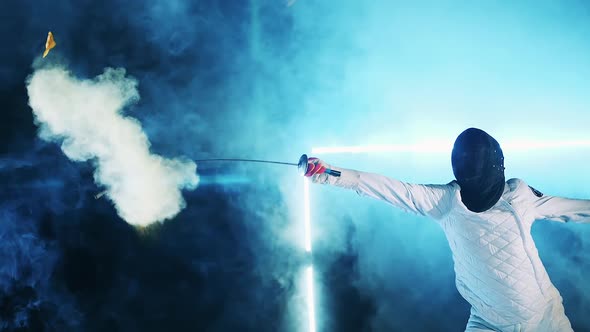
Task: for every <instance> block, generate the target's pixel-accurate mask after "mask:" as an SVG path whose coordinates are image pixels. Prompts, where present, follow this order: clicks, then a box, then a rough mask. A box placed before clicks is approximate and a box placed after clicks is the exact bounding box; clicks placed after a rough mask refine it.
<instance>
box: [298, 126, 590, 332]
mask: <svg viewBox="0 0 590 332" xmlns="http://www.w3.org/2000/svg"><path fill="white" fill-rule="evenodd" d="M308 163H309V166H308V171H307V173H306V174H305V175H306V176H308V177H310V179H311V181H312V182H313V183H318V184H328V185H333V186H338V187H341V188H345V189H350V190H354V191H356V192H357V193H358V194H359V195H361V196H368V197H372V198H375V199H379V200H383V201H385V202H387V203H390V204H391V205H393V206H395V207H397V208H400V209H403V210H405V211H407V212H413V213H416V214H420V215H423V216H427V217H430V218H431V219H434V220H435V221H436V222H437V223H438V224H439V225H440V226H441V227H442V229H443V230H444V233H445V235H446V238H447V240H448V242H449V246H450V248H451V251H452V256H453V261H454V269H455V281H456V286H457V289H458V291H459V293H460V294H461V295H462V296H463V298H465V300H466V301H467V302H469V304H470V305H471V315H470V317H469V320H468V322H467V326H466V331H468V332H473V331H502V332H504V331H506V332H513V331H542V332H550V331H556V332H557V331H559V332H565V331H572V327H571V324H570V321H569V319H568V318H567V316H566V315H565V312H564V307H563V304H562V297H561V295H560V293H559V291H558V290H557V289H556V288H555V286H554V285H553V284H552V282H551V280H550V279H549V276H548V274H547V272H546V270H545V267H544V266H543V263H542V262H541V259H540V257H539V253H538V251H537V248H536V246H535V242H534V241H533V237H532V235H531V227H532V224H533V222H534V221H535V220H539V219H547V220H551V221H557V222H582V223H589V222H590V200H582V199H568V198H561V197H555V196H549V195H544V194H543V193H541V192H540V191H538V190H536V189H534V188H533V187H530V186H529V185H528V184H527V183H526V182H525V181H523V180H521V179H517V178H515V179H509V180H508V181H506V179H505V175H504V155H503V152H502V149H501V147H500V144H499V143H498V142H497V141H496V139H494V138H493V137H492V136H490V135H489V134H488V133H486V132H485V131H483V130H480V129H477V128H469V129H467V130H465V131H463V132H462V133H461V134H460V135H459V136H458V137H457V139H456V141H455V143H454V146H453V150H452V155H451V164H452V168H453V174H454V176H455V180H453V181H451V182H450V183H448V184H424V185H423V184H410V183H405V182H402V181H399V180H397V179H393V178H390V177H386V176H382V175H378V174H373V173H367V172H361V171H357V170H352V169H345V168H339V167H334V166H333V165H328V164H327V163H325V162H323V161H322V160H320V159H318V158H309V160H308ZM325 169H332V170H337V171H340V172H341V176H340V177H335V176H329V175H328V174H325V172H324V171H325Z"/></svg>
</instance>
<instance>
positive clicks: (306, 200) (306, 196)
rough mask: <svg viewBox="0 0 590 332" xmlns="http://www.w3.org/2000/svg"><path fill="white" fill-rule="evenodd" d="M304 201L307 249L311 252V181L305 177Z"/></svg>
mask: <svg viewBox="0 0 590 332" xmlns="http://www.w3.org/2000/svg"><path fill="white" fill-rule="evenodd" d="M303 202H304V204H305V205H304V210H303V213H304V218H305V220H304V221H305V251H307V252H308V253H311V213H310V208H309V181H308V180H307V178H303Z"/></svg>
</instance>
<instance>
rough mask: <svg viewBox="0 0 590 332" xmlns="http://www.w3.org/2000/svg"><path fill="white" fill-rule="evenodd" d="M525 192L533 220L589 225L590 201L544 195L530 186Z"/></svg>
mask: <svg viewBox="0 0 590 332" xmlns="http://www.w3.org/2000/svg"><path fill="white" fill-rule="evenodd" d="M526 190H527V195H528V198H529V202H531V204H532V207H533V208H534V211H535V219H546V220H551V221H558V222H579V223H590V200H588V199H572V198H564V197H557V196H550V195H545V194H543V193H541V192H540V191H538V190H536V189H535V188H533V187H531V186H528V188H526Z"/></svg>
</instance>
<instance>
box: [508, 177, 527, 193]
mask: <svg viewBox="0 0 590 332" xmlns="http://www.w3.org/2000/svg"><path fill="white" fill-rule="evenodd" d="M506 184H507V185H508V187H509V188H510V190H511V191H514V190H516V189H518V188H519V187H520V186H523V185H524V186H526V182H524V180H523V179H519V178H512V179H508V180H507V181H506Z"/></svg>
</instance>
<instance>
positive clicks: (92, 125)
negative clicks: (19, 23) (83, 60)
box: [27, 67, 199, 225]
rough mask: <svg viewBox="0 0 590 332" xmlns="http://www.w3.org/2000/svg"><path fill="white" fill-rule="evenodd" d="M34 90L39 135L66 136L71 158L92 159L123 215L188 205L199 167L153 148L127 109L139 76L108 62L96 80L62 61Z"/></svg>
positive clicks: (32, 80) (150, 214)
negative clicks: (128, 74) (77, 73)
mask: <svg viewBox="0 0 590 332" xmlns="http://www.w3.org/2000/svg"><path fill="white" fill-rule="evenodd" d="M27 90H28V94H29V105H30V106H31V108H32V109H33V112H34V115H35V120H36V123H37V124H38V125H39V126H40V131H39V136H40V137H41V138H42V139H44V140H46V141H52V142H57V143H61V148H62V150H63V152H64V153H65V154H66V155H67V156H68V158H70V159H71V160H74V161H87V160H92V161H93V162H94V164H95V165H96V170H95V173H94V180H95V182H96V183H97V184H98V185H101V186H104V187H105V188H106V190H107V196H108V197H109V198H110V199H111V200H112V201H113V202H114V204H115V207H116V209H117V212H118V214H119V215H120V216H121V218H123V219H125V220H126V221H127V222H129V223H131V224H136V225H147V224H149V223H153V222H156V221H162V220H165V219H169V218H172V217H174V216H175V215H176V214H177V213H178V212H179V211H180V210H181V209H183V208H184V206H185V201H184V199H183V197H182V193H181V191H180V190H181V189H183V188H186V189H194V188H195V187H196V186H197V184H198V181H199V178H198V176H197V174H196V167H197V166H196V164H195V163H194V162H192V161H190V160H184V159H166V158H163V157H161V156H158V155H155V154H151V153H150V142H149V140H148V138H147V136H146V135H145V133H144V132H143V130H142V128H141V125H140V123H139V122H138V121H137V120H136V119H134V118H131V117H128V116H124V115H123V114H122V113H121V110H122V109H123V108H124V107H125V106H127V105H129V104H132V103H134V102H136V101H137V100H139V94H138V92H137V81H136V80H135V79H132V78H129V77H125V70H124V69H112V68H107V69H106V70H105V71H104V73H103V74H102V75H99V76H98V77H96V78H95V79H93V80H79V79H77V78H75V77H73V76H72V74H71V73H70V72H68V71H67V70H66V69H65V68H60V67H55V68H51V69H38V70H36V71H35V72H34V73H33V74H32V75H31V76H30V77H29V79H28V82H27Z"/></svg>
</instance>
